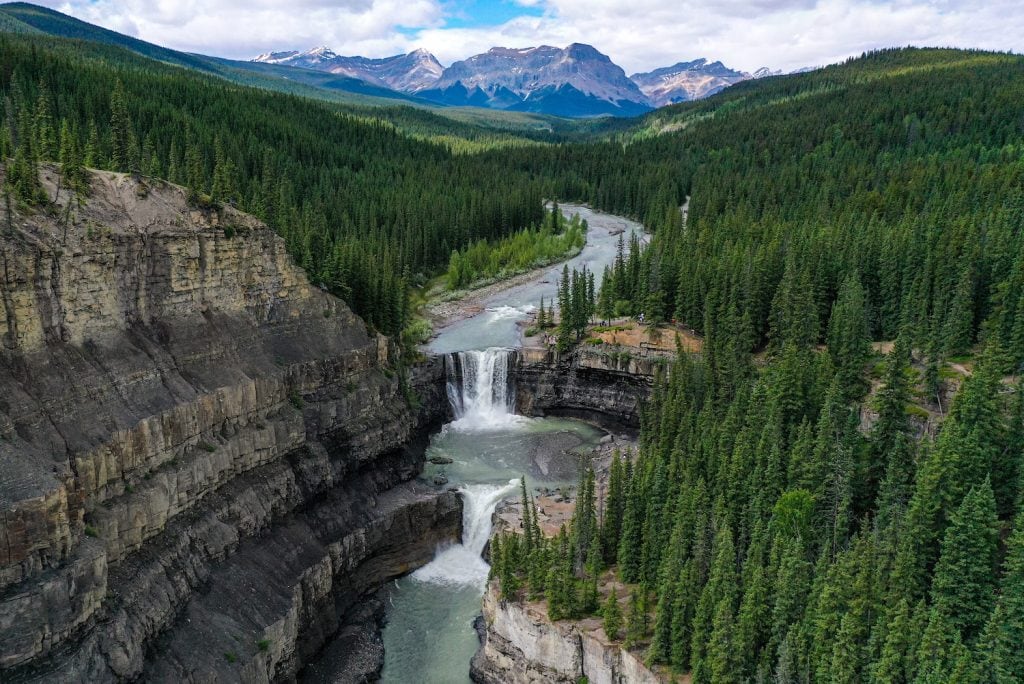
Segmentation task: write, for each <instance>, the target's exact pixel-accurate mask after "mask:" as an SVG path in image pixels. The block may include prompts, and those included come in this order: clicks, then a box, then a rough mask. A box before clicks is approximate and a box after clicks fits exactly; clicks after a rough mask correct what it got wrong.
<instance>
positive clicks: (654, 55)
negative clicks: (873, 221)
mask: <svg viewBox="0 0 1024 684" xmlns="http://www.w3.org/2000/svg"><path fill="white" fill-rule="evenodd" d="M40 4H45V5H47V6H50V7H53V8H55V9H58V10H60V11H62V12H66V13H68V14H72V15H74V16H76V17H79V18H80V19H84V20H86V21H90V22H93V23H97V24H100V25H102V26H106V27H107V28H111V29H114V30H116V31H120V32H122V33H127V34H130V35H133V36H137V37H139V38H142V39H144V40H148V41H151V42H154V43H158V44H160V45H165V46H168V47H173V48H177V49H181V50H188V51H191V52H201V53H204V54H212V55H218V56H223V57H234V58H240V59H247V58H250V57H253V56H255V55H257V54H259V53H261V52H266V51H269V50H286V49H307V48H310V47H314V46H319V45H326V46H328V47H331V48H333V49H334V50H335V51H337V52H339V53H341V54H361V55H365V56H370V57H383V56H387V55H392V54H397V53H400V52H407V51H409V50H411V49H414V48H419V47H423V48H426V49H428V50H430V51H431V52H433V53H434V54H435V55H437V57H438V58H439V59H440V60H441V62H443V63H444V64H449V63H451V62H452V61H455V60H458V59H462V58H465V57H468V56H470V55H473V54H476V53H479V52H483V51H485V50H487V49H488V48H490V47H492V46H495V45H500V46H505V47H528V46H533V45H540V44H549V45H559V46H564V45H567V44H569V43H572V42H583V43H590V44H592V45H594V46H595V47H597V48H598V49H599V50H601V51H602V52H604V53H606V54H608V55H610V56H611V58H612V59H613V60H615V61H616V62H617V63H618V64H620V65H621V66H622V67H623V68H624V69H625V70H626V71H627V72H628V73H632V72H634V71H645V70H649V69H652V68H655V67H659V66H666V65H669V64H673V63H675V62H678V61H681V60H689V59H695V58H697V57H709V58H712V59H720V60H722V61H723V62H725V63H726V64H727V65H729V66H731V67H734V68H740V69H746V70H753V69H756V68H758V67H761V66H769V67H772V68H774V69H786V70H789V69H795V68H799V67H803V66H817V65H822V64H828V63H831V62H835V61H838V60H841V59H843V58H845V57H848V56H851V55H857V54H860V53H861V52H863V51H864V50H868V49H872V48H877V47H887V46H903V45H928V46H935V45H938V46H956V47H977V48H985V49H993V50H1012V51H1014V52H1024V1H1022V0H894V1H892V2H881V1H877V0H212V1H211V0H43V1H42V2H41V3H40Z"/></svg>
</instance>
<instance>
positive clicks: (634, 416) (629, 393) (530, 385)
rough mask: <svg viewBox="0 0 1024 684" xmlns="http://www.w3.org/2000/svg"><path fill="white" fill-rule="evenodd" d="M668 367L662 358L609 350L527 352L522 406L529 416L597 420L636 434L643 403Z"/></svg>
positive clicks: (522, 360)
mask: <svg viewBox="0 0 1024 684" xmlns="http://www.w3.org/2000/svg"><path fill="white" fill-rule="evenodd" d="M665 363H666V362H665V360H664V358H663V357H661V356H651V357H639V356H636V355H633V354H630V353H626V352H622V351H619V350H615V349H613V348H607V347H603V346H602V347H591V346H588V345H583V346H580V347H579V348H577V349H575V350H573V351H571V352H568V353H565V354H560V353H559V352H557V351H556V350H555V349H553V348H524V349H523V350H522V351H521V353H520V355H519V360H518V364H517V366H516V372H515V384H516V407H517V409H518V410H519V412H520V413H522V414H524V415H528V416H543V415H562V416H569V417H574V418H583V419H596V420H597V422H599V423H601V424H602V425H604V426H606V427H609V428H618V429H630V430H636V429H639V427H640V409H641V406H642V403H643V402H644V401H646V399H647V398H648V397H649V396H650V393H651V386H652V384H653V382H654V376H655V374H656V373H658V372H659V371H660V370H661V369H662V368H664V367H665ZM595 414H596V415H595Z"/></svg>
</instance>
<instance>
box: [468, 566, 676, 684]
mask: <svg viewBox="0 0 1024 684" xmlns="http://www.w3.org/2000/svg"><path fill="white" fill-rule="evenodd" d="M498 595H499V591H498V589H497V586H496V584H495V583H494V582H491V583H490V584H489V585H488V587H487V591H486V592H485V593H484V602H483V640H482V643H481V646H480V650H479V651H477V653H476V655H475V656H474V657H473V662H472V665H471V669H470V676H471V677H472V679H473V681H474V682H478V684H541V683H542V682H543V683H549V682H550V683H554V684H561V683H564V684H576V682H579V681H580V680H581V679H582V678H583V677H586V678H587V681H588V682H589V683H590V684H658V683H659V682H662V681H663V680H662V679H659V678H658V677H657V676H656V675H655V674H654V673H653V672H651V671H650V670H648V669H647V668H646V667H645V666H644V664H643V663H642V662H641V661H640V660H639V659H638V658H637V656H636V655H634V654H633V653H630V652H629V651H627V650H625V649H622V648H620V647H619V646H618V645H616V644H614V643H609V642H608V641H607V640H606V639H605V638H604V632H603V630H602V629H601V627H600V621H599V620H596V619H588V620H581V621H579V622H554V623H553V622H551V621H550V620H548V617H547V612H546V611H545V609H544V606H543V605H542V604H534V603H519V602H514V601H507V602H502V601H501V600H500V599H499V597H498Z"/></svg>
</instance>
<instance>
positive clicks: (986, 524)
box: [932, 482, 999, 643]
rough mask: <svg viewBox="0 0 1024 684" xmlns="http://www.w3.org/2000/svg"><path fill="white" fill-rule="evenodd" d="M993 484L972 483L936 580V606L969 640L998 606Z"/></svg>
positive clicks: (947, 537)
mask: <svg viewBox="0 0 1024 684" xmlns="http://www.w3.org/2000/svg"><path fill="white" fill-rule="evenodd" d="M998 530H999V521H998V520H997V518H996V504H995V498H994V497H993V495H992V488H991V486H990V485H989V484H988V482H985V483H984V484H983V485H982V486H980V487H973V488H972V489H971V491H970V492H968V494H967V496H966V497H964V500H963V503H961V504H960V507H959V508H958V509H957V511H956V513H955V514H954V515H953V518H952V520H951V521H950V526H949V529H947V530H946V534H945V537H944V538H943V540H942V549H941V554H940V556H939V562H938V564H937V565H936V566H935V579H934V580H933V582H932V604H933V605H934V608H935V610H936V611H937V612H938V613H939V614H940V615H941V616H942V618H943V619H944V620H945V621H947V622H948V623H949V624H950V625H951V626H952V627H954V628H955V629H958V630H959V634H960V635H961V636H962V639H963V641H964V643H973V642H974V640H975V638H976V637H977V636H978V634H979V633H980V631H981V629H982V627H983V626H984V625H985V621H986V620H987V619H988V616H989V613H990V612H991V610H992V608H993V606H994V605H995V588H996V574H995V567H996V566H995V563H996V553H997V551H998V541H999V534H998Z"/></svg>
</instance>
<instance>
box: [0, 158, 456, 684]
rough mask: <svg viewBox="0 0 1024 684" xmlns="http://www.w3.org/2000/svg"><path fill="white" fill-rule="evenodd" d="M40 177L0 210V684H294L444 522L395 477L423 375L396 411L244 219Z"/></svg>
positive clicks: (433, 501)
mask: <svg viewBox="0 0 1024 684" xmlns="http://www.w3.org/2000/svg"><path fill="white" fill-rule="evenodd" d="M42 176H43V181H44V186H45V187H46V188H47V190H48V191H49V194H50V197H51V199H53V198H55V201H54V202H53V204H52V205H51V206H49V207H48V208H47V209H45V210H37V211H35V212H24V211H18V210H9V211H7V212H2V211H0V213H2V215H0V303H2V311H3V316H2V317H0V679H3V680H4V681H31V680H35V679H46V680H47V681H83V680H89V681H120V680H127V679H135V678H138V677H140V676H141V677H143V678H145V679H147V680H150V681H198V680H199V679H203V680H209V679H210V678H211V677H214V678H215V677H216V676H217V673H220V674H221V676H224V677H227V678H229V679H238V678H242V679H244V680H246V681H274V680H289V679H294V677H295V675H296V673H297V672H298V671H299V670H300V669H301V667H302V665H303V664H304V663H305V662H307V661H308V659H309V657H310V656H311V655H312V654H314V653H315V652H316V651H317V650H318V649H319V648H320V646H321V645H322V644H323V643H324V641H325V640H326V638H327V637H328V636H330V634H332V633H333V632H334V631H335V630H336V629H337V628H338V626H339V625H340V624H341V623H342V622H343V621H344V615H345V612H346V611H347V610H348V608H349V607H350V606H351V605H352V603H353V602H354V601H355V599H356V598H358V597H359V596H360V595H361V594H362V593H364V592H366V591H370V590H372V589H373V588H374V587H376V586H378V585H379V584H380V583H381V582H383V581H386V580H387V579H388V578H390V577H393V576H396V575H398V574H402V573H404V572H406V571H408V570H409V569H411V568H413V567H415V566H416V565H418V564H420V563H423V562H425V561H427V560H429V558H430V556H431V554H432V553H433V549H434V546H435V544H436V542H438V541H440V540H443V539H452V538H455V537H457V536H458V534H459V525H460V519H461V512H460V508H461V504H460V502H459V500H458V497H457V496H456V495H455V494H452V493H437V492H435V491H433V490H427V489H425V488H422V487H421V486H419V485H417V484H415V483H414V482H412V480H413V478H414V477H415V476H416V475H417V474H418V473H419V470H420V468H421V467H422V454H421V453H419V452H417V450H416V449H415V448H413V447H411V446H409V445H410V443H411V442H414V441H415V438H416V437H417V436H420V435H423V434H425V430H424V429H425V428H426V427H427V426H429V425H431V424H433V423H436V422H437V421H440V420H441V419H443V418H444V417H445V416H444V415H443V412H444V407H445V406H446V405H447V404H446V402H445V401H444V399H443V369H442V368H441V367H440V364H438V363H427V364H425V365H424V366H422V367H419V368H416V369H414V370H413V372H412V373H411V377H410V378H409V379H408V382H409V384H410V385H411V395H413V396H414V397H415V396H416V395H418V398H419V401H416V400H415V398H414V399H413V400H412V401H410V400H409V399H408V398H407V397H409V396H410V391H409V388H408V387H407V388H405V389H403V387H402V386H401V385H402V381H401V379H400V378H399V374H398V373H396V371H395V369H394V368H393V367H392V360H391V358H390V357H391V349H390V346H389V343H388V340H387V339H385V338H383V337H379V336H376V335H373V334H371V333H370V332H369V331H367V329H366V326H365V325H364V324H363V322H362V321H361V320H360V319H359V318H358V317H356V316H355V315H354V314H353V313H352V312H351V311H350V310H349V309H348V307H347V306H346V305H345V304H344V303H343V302H341V301H340V300H338V299H336V298H334V297H332V296H330V295H329V294H327V293H325V292H322V291H321V290H320V289H318V288H317V287H315V286H313V285H311V284H310V283H309V281H308V280H307V279H306V277H305V275H304V274H303V273H302V271H301V270H300V269H299V268H298V267H296V266H295V265H294V264H293V263H292V261H291V259H290V257H289V256H288V255H287V254H286V252H285V249H284V245H283V242H282V241H281V240H280V239H279V238H278V237H277V236H276V235H274V234H273V232H272V231H270V230H269V229H268V228H267V227H266V226H264V225H263V224H262V223H260V222H259V221H257V220H256V219H255V218H253V217H251V216H248V215H245V214H242V213H240V212H237V211H235V210H233V209H231V208H230V207H225V208H220V209H217V210H213V209H210V210H201V209H197V208H195V207H193V206H190V204H189V202H188V201H187V197H186V194H185V192H184V190H182V189H181V188H178V187H176V186H172V185H169V184H166V183H162V182H158V181H152V180H149V179H140V178H136V177H131V176H127V175H123V174H114V173H102V172H97V173H94V174H93V175H92V177H91V181H90V185H91V192H90V194H89V198H88V200H87V201H85V202H84V204H82V205H81V206H79V205H77V204H76V205H74V206H71V207H69V206H68V204H67V203H68V201H69V200H70V198H69V197H68V193H66V192H61V193H60V194H59V195H57V187H58V183H59V179H58V177H57V174H56V172H55V171H53V170H52V169H51V170H45V169H44V171H43V174H42ZM420 406H422V407H424V408H419V407H420Z"/></svg>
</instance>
